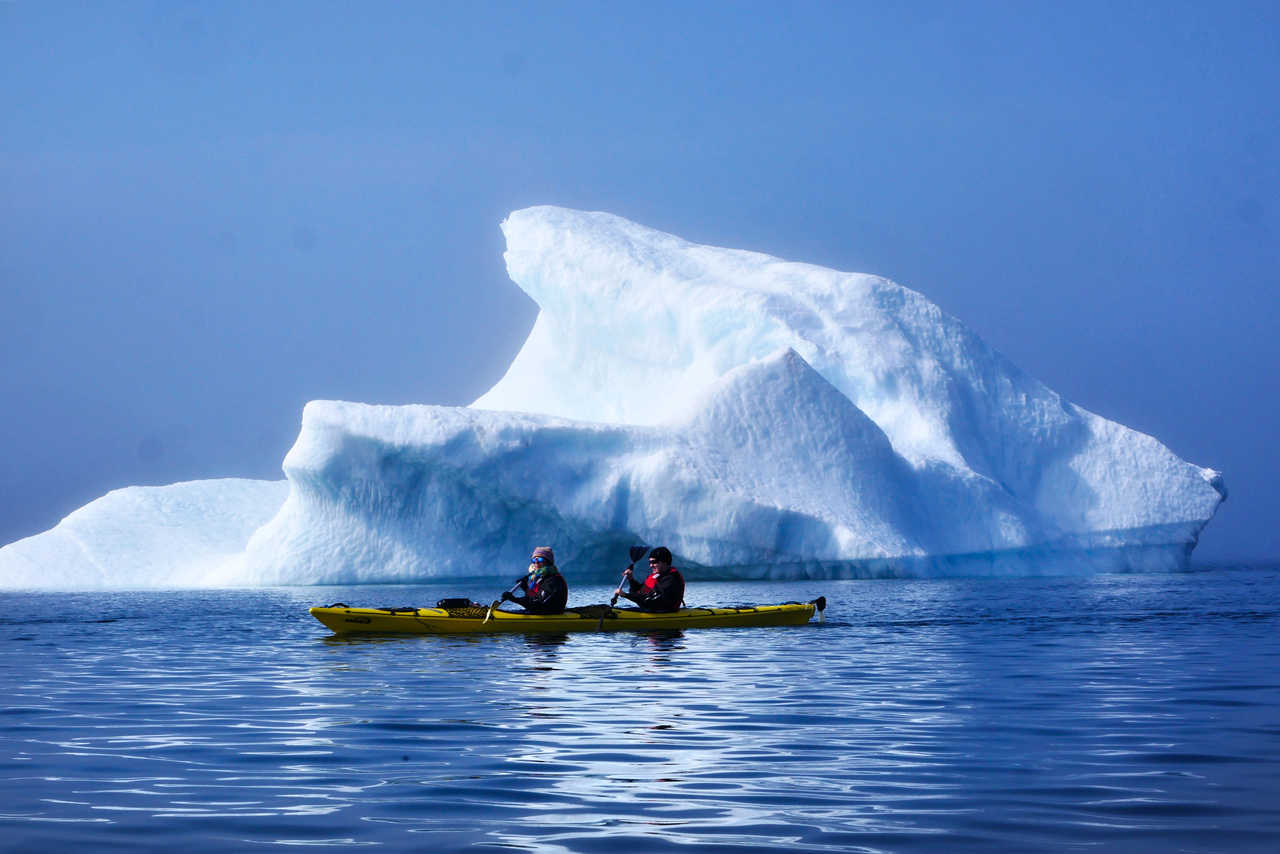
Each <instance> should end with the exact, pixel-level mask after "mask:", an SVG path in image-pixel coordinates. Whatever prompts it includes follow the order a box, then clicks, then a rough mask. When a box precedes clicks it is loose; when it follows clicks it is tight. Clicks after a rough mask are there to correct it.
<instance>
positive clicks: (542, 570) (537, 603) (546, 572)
mask: <svg viewBox="0 0 1280 854" xmlns="http://www.w3.org/2000/svg"><path fill="white" fill-rule="evenodd" d="M516 583H517V584H519V585H520V588H521V589H522V590H524V595H523V596H515V595H513V594H512V593H511V591H510V590H508V591H506V592H505V593H503V594H502V601H504V602H515V603H516V604H517V605H519V606H521V607H522V608H524V609H525V610H526V611H528V612H529V613H530V614H560V613H563V612H564V606H565V605H566V604H567V603H568V601H569V585H568V583H567V582H566V581H565V580H564V576H563V575H561V574H560V570H558V569H557V568H556V555H555V552H553V551H552V550H551V546H538V547H537V548H536V549H534V550H533V556H532V557H531V558H529V574H528V575H526V576H524V577H523V578H521V579H520V580H519V581H518V582H516Z"/></svg>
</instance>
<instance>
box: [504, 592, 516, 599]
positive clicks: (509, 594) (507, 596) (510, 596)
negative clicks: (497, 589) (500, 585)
mask: <svg viewBox="0 0 1280 854" xmlns="http://www.w3.org/2000/svg"><path fill="white" fill-rule="evenodd" d="M515 600H516V597H514V596H512V595H511V591H510V590H503V591H502V601H503V602H514V601H515Z"/></svg>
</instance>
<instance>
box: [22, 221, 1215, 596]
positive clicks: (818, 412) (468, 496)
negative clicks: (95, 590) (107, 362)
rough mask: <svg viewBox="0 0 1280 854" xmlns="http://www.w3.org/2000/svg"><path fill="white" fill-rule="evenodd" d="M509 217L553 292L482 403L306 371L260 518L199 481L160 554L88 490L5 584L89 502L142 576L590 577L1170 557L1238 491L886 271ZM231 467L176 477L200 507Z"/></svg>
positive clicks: (985, 569) (117, 557)
mask: <svg viewBox="0 0 1280 854" xmlns="http://www.w3.org/2000/svg"><path fill="white" fill-rule="evenodd" d="M502 227H503V231H504V232H505V234H506V237H507V247H508V248H507V253H506V260H507V268H508V271H509V273H510V275H511V278H512V279H513V280H514V281H515V282H516V283H517V284H518V285H519V286H520V287H521V288H523V289H524V290H525V291H526V292H527V293H528V294H529V295H530V296H531V297H532V298H533V299H534V300H535V301H536V302H537V303H538V305H539V307H540V309H541V311H540V313H539V315H538V318H537V321H536V322H535V324H534V327H533V330H532V332H531V333H530V335H529V338H528V340H527V341H526V343H525V345H524V347H523V349H522V350H521V351H520V353H519V354H518V355H517V357H516V359H515V361H514V362H513V363H512V365H511V366H510V368H509V369H508V371H507V373H506V375H505V376H504V377H503V378H502V379H501V380H500V381H499V382H498V383H497V385H495V386H494V387H493V388H492V389H490V390H489V391H488V392H487V393H485V394H484V395H482V396H481V397H480V398H479V399H478V400H477V401H476V402H475V403H474V404H473V405H472V406H471V407H469V408H457V407H438V406H404V407H382V406H367V405H363V404H356V403H342V402H334V401H313V402H312V403H310V404H308V405H307V407H306V409H305V411H304V413H303V422H302V430H301V433H300V435H299V438H298V441H297V443H296V444H295V446H294V447H293V449H292V450H291V451H290V452H289V454H288V456H287V457H286V458H285V462H284V470H285V475H286V477H287V480H288V497H287V499H284V500H283V505H281V504H280V501H281V498H282V495H281V492H280V490H279V489H278V488H275V487H276V485H270V487H267V486H264V487H263V488H262V489H261V490H260V493H259V494H257V495H256V496H255V498H254V499H253V501H252V502H248V503H246V499H245V498H244V496H241V497H240V498H239V499H238V500H239V501H240V502H241V508H242V509H241V510H240V511H238V516H237V518H241V519H243V518H245V517H247V516H249V515H254V516H256V517H260V518H261V521H262V522H263V523H265V524H261V527H258V528H257V529H256V531H254V532H253V533H252V536H249V531H247V530H245V526H244V525H241V526H240V527H239V528H236V530H235V532H234V534H233V533H232V532H231V530H230V529H231V528H234V527H235V526H234V525H227V526H223V527H225V528H227V534H226V541H225V542H223V543H222V544H221V546H220V548H219V549H211V548H210V543H209V534H208V526H207V525H206V524H205V520H206V515H205V513H206V511H200V512H195V513H193V515H191V516H190V518H188V519H187V520H186V522H185V524H177V525H175V524H174V518H173V516H174V515H175V514H173V513H170V514H168V515H169V518H167V520H166V521H165V525H166V537H168V538H169V540H172V539H173V537H175V536H179V537H180V536H182V535H181V533H180V532H181V531H183V530H186V531H187V532H188V533H189V534H190V535H191V536H192V537H194V538H197V539H198V541H199V542H200V543H201V544H202V547H201V548H202V550H199V555H201V556H202V560H201V561H200V562H199V564H198V566H196V568H195V569H193V566H195V562H193V561H185V560H184V558H182V557H180V556H176V555H175V557H173V558H172V563H173V564H174V565H173V567H172V569H171V570H170V571H168V572H167V573H166V571H165V570H164V568H163V566H160V565H158V564H157V561H156V560H155V559H153V558H152V557H148V560H147V561H145V562H143V563H144V565H145V566H146V567H148V569H147V570H146V572H145V577H144V576H143V575H138V574H136V573H135V570H133V569H131V564H132V563H133V558H132V556H131V555H130V554H128V552H129V549H130V546H129V545H128V543H127V541H126V538H122V537H120V536H118V535H117V533H118V531H117V529H118V528H119V526H120V522H119V521H118V520H115V517H114V516H113V514H112V513H110V512H107V511H105V510H104V511H102V512H90V511H91V508H94V507H95V506H96V505H98V504H100V503H101V502H105V501H107V500H108V499H111V498H112V496H117V495H118V493H112V494H111V495H109V496H107V497H106V498H104V499H99V501H98V502H94V503H93V504H91V505H89V506H88V507H86V508H83V509H82V510H80V511H77V514H72V516H71V517H68V519H67V520H64V522H63V523H62V524H61V525H59V526H58V527H57V528H54V529H53V530H52V531H50V532H46V533H45V534H41V535H38V536H37V537H32V538H29V539H27V540H23V541H20V542H19V543H15V544H12V545H10V546H7V547H5V548H4V549H0V584H3V585H4V586H41V585H26V584H22V583H19V584H16V585H15V584H14V583H12V582H13V581H14V580H15V579H17V580H18V581H19V582H21V580H22V578H23V577H27V578H29V577H31V576H30V575H29V574H26V573H20V572H16V571H15V569H14V568H15V567H16V566H17V560H18V558H19V554H18V553H20V558H21V560H23V561H25V562H26V565H27V566H33V565H38V564H39V563H40V559H39V555H40V554H41V553H42V552H47V553H48V555H49V557H50V559H54V558H56V559H57V560H60V561H71V560H73V556H72V555H71V554H70V553H69V552H68V550H67V549H66V548H65V541H66V536H65V533H66V532H63V533H62V534H59V532H60V531H62V529H64V528H66V527H67V525H68V523H70V522H71V521H72V520H73V519H76V518H77V515H80V516H81V517H84V516H86V515H87V516H89V517H92V518H95V519H99V520H100V521H101V522H102V524H103V525H104V526H105V525H106V523H107V522H108V521H110V526H107V527H111V531H112V534H111V535H110V536H105V535H104V536H95V535H94V534H93V532H92V531H90V530H87V529H86V528H87V527H89V526H88V525H87V523H86V522H85V520H84V519H83V518H82V519H81V524H80V525H79V528H78V530H77V536H76V542H77V548H78V549H79V550H80V551H81V552H82V553H83V555H84V557H83V558H82V560H83V561H84V562H85V563H84V566H85V570H84V572H85V574H84V577H85V579H86V580H90V579H92V580H94V581H96V583H106V582H107V581H108V580H109V579H107V578H105V577H104V574H103V571H102V570H101V569H97V570H95V571H94V572H95V573H96V574H93V575H91V574H89V572H88V567H89V566H90V564H92V566H94V567H102V566H110V567H111V570H110V573H108V575H110V576H111V579H112V580H115V581H117V582H118V583H120V584H122V585H125V586H128V585H130V584H137V585H141V586H163V584H164V583H171V584H174V585H187V584H191V583H203V584H211V585H236V584H320V583H356V582H395V581H404V582H410V581H416V580H422V579H426V578H449V577H474V576H485V575H509V574H510V573H511V570H512V568H513V567H514V568H516V570H517V571H518V568H519V567H520V566H522V565H523V563H524V561H525V558H526V557H527V555H528V552H529V549H530V548H531V547H532V546H533V545H537V544H545V543H550V544H552V545H554V546H555V547H556V552H557V555H558V557H559V558H560V563H561V565H562V566H563V567H564V568H565V570H566V572H567V573H569V574H570V575H571V576H572V577H575V578H580V579H587V578H593V579H603V578H605V577H608V576H610V575H611V574H612V573H613V572H614V571H615V569H616V564H617V563H618V562H619V555H623V554H625V553H626V547H627V546H629V545H632V544H634V543H636V542H648V543H651V544H657V543H664V544H666V545H668V546H670V547H671V548H672V550H673V551H674V552H675V553H676V554H677V556H678V558H679V561H678V562H679V563H681V564H682V565H684V566H685V567H687V568H689V569H690V578H692V579H696V578H699V577H703V578H708V577H716V578H744V577H746V578H754V577H787V578H794V577H806V576H807V577H828V576H851V575H852V576H858V575H875V576H880V575H933V574H958V573H963V574H982V573H1001V574H1029V573H1055V572H1080V571H1100V570H1101V571H1127V570H1168V569H1178V568H1181V567H1184V566H1185V565H1186V561H1187V558H1188V556H1189V554H1190V552H1191V549H1192V548H1193V547H1194V545H1195V542H1196V539H1197V537H1198V536H1199V533H1200V531H1201V529H1202V528H1203V527H1204V525H1205V524H1206V523H1207V522H1208V520H1209V519H1210V518H1211V517H1212V516H1213V513H1214V512H1215V510H1216V508H1217V506H1218V504H1219V503H1221V501H1222V500H1223V499H1224V498H1225V496H1226V489H1225V487H1224V485H1223V482H1222V478H1221V476H1220V475H1219V474H1218V473H1217V472H1214V471H1212V470H1209V469H1203V468H1199V467H1197V466H1194V465H1191V464H1189V463H1187V462H1184V461H1182V460H1180V459H1178V458H1177V457H1176V456H1175V455H1174V454H1173V453H1172V452H1170V451H1169V450H1168V449H1167V448H1165V447H1164V446H1163V445H1161V444H1160V443H1159V442H1158V441H1156V440H1155V439H1153V438H1152V437H1150V436H1147V435H1144V434H1142V433H1138V432H1136V431H1133V430H1130V429H1128V428H1126V427H1123V426H1121V425H1119V424H1116V423H1114V422H1111V421H1108V420H1106V419H1104V418H1101V417H1099V416H1097V415H1094V414H1093V413H1090V412H1087V411H1085V410H1083V409H1080V408H1079V407H1077V406H1075V405H1073V404H1071V403H1069V402H1067V401H1065V400H1063V399H1062V398H1061V397H1060V396H1059V395H1057V394H1056V393H1054V392H1053V391H1051V390H1050V389H1048V388H1046V387H1045V386H1044V385H1043V384H1041V383H1040V382H1038V381H1036V380H1035V379H1033V378H1031V377H1029V376H1027V375H1026V374H1025V373H1023V372H1022V371H1021V370H1019V369H1018V368H1017V367H1016V366H1014V365H1013V364H1012V363H1010V362H1009V361H1008V360H1007V359H1005V358H1004V357H1003V356H1001V355H1000V354H999V353H997V352H996V351H995V350H993V349H992V348H990V347H989V346H987V345H986V344H985V343H984V342H983V341H982V340H981V339H979V338H978V337H977V336H976V335H975V334H973V333H972V332H971V331H969V330H968V329H967V328H965V327H964V325H963V324H961V323H960V322H959V321H958V320H956V319H954V318H952V317H949V316H948V315H946V314H944V313H943V312H942V311H941V310H940V309H938V307H937V306H935V305H933V304H932V303H930V302H929V301H928V300H926V299H925V298H924V297H923V296H921V295H920V294H918V293H916V292H914V291H911V290H909V289H907V288H904V287H902V286H900V285H896V284H894V283H893V282H890V281H887V280H885V279H882V278H878V277H875V276H866V275H859V274H851V273H840V272H836V271H834V270H829V269H825V268H822V267H816V266H813V265H807V264H798V263H792V262H787V261H782V260H779V259H777V258H773V257H770V256H768V255H762V254H759V253H754V252H743V251H737V250H729V249H719V248H715V247H710V246H700V245H696V244H692V243H688V242H686V241H683V240H681V239H679V238H677V237H674V236H672V235H669V234H663V233H661V232H658V231H654V230H652V229H649V228H645V227H643V226H639V225H636V224H635V223H631V222H628V221H627V220H624V219H621V218H619V217H616V216H613V215H610V214H605V213H584V212H580V211H572V210H566V209H563V208H555V207H536V208H529V209H526V210H521V211H516V212H515V213H513V214H511V216H510V217H509V218H508V219H507V220H506V221H505V222H504V223H503V225H502ZM220 483H221V484H224V486H223V487H221V489H223V491H225V489H226V487H225V482H222V481H208V482H195V483H189V484H181V485H176V486H175V487H167V488H165V489H171V490H174V489H176V490H177V492H175V493H174V500H177V495H179V494H181V495H183V496H185V497H184V498H183V499H182V500H183V501H184V502H185V503H186V504H188V505H191V506H197V507H198V506H199V505H200V503H201V502H200V501H199V500H192V495H198V496H204V497H206V498H207V499H208V500H207V501H206V502H205V503H210V502H212V503H216V501H215V499H214V498H213V496H214V495H215V487H213V486H209V487H208V491H207V493H206V487H205V486H204V485H202V484H220ZM125 492H127V491H125ZM135 497H136V496H135ZM117 500H118V499H117ZM135 503H136V502H135ZM250 503H251V504H252V505H253V507H255V508H256V509H255V510H254V511H253V512H252V513H249V512H248V511H247V510H244V509H243V508H244V507H246V506H248V504H250ZM206 510H207V508H206ZM277 510H278V512H276V511H277ZM208 513H209V515H211V516H218V512H217V511H208ZM222 515H224V516H225V515H227V514H225V513H224V514H222ZM232 515H236V514H232ZM142 516H143V518H140V519H139V521H138V522H137V523H136V524H137V525H138V526H140V527H146V526H147V525H151V524H156V523H155V522H154V521H148V519H147V518H145V516H146V514H142ZM112 526H113V527H112ZM104 530H106V528H104ZM142 539H145V537H144V538H142ZM246 541H247V542H246ZM59 543H61V544H62V545H57V544H59ZM55 546H56V547H55ZM181 551H182V550H181V549H175V552H181ZM211 555H213V556H215V557H217V560H213V559H211V557H210V556H211ZM33 556H34V557H33ZM33 561H34V563H33ZM160 564H163V561H160ZM78 571H79V570H70V571H69V572H70V573H71V575H73V576H74V575H75V574H76V572H78ZM193 576H195V577H193ZM164 578H170V579H171V581H169V582H163V581H162V579H164Z"/></svg>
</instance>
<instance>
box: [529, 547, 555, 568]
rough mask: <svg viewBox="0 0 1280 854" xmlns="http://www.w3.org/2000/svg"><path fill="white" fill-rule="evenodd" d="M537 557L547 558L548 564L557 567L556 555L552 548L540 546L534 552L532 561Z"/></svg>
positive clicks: (531, 557)
mask: <svg viewBox="0 0 1280 854" xmlns="http://www.w3.org/2000/svg"><path fill="white" fill-rule="evenodd" d="M535 557H542V558H546V559H547V563H549V564H551V565H552V566H555V563H556V553H555V552H553V551H552V550H551V546H538V547H537V548H536V549H534V550H533V554H532V555H530V560H532V559H533V558H535Z"/></svg>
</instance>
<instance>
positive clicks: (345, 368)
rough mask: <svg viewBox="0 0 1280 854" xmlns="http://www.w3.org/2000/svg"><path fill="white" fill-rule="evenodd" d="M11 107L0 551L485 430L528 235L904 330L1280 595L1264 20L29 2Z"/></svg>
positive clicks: (1271, 94)
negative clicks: (123, 496)
mask: <svg viewBox="0 0 1280 854" xmlns="http://www.w3.org/2000/svg"><path fill="white" fill-rule="evenodd" d="M0 76H2V77H0V79H2V80H3V86H0V365H2V366H3V370H2V371H0V400H4V401H5V407H4V410H5V418H4V419H0V443H2V446H3V447H4V448H5V449H6V452H5V453H4V454H3V455H0V543H3V542H9V541H11V540H13V539H17V538H19V537H22V536H26V535H29V534H33V533H36V532H38V531H41V530H44V529H46V528H48V527H50V526H52V525H53V524H55V523H56V522H57V521H58V519H60V518H61V517H62V516H64V515H66V514H67V513H68V512H70V511H72V510H74V509H75V508H77V507H79V506H81V505H82V504H84V503H86V502H87V501H90V500H92V499H93V498H95V497H97V496H99V495H101V494H103V493H104V492H106V491H108V490H110V489H113V488H116V487H120V486H125V485H130V484H140V483H168V482H172V481H175V480H186V479H193V478H202V477H224V476H232V475H238V476H251V477H278V476H279V466H280V461H281V459H282V457H283V456H284V453H285V451H287V450H288V448H289V446H290V444H291V443H292V441H293V438H294V436H295V435H296V431H297V428H298V423H299V419H300V414H301V409H302V405H303V404H304V403H305V402H306V401H307V400H310V399H313V398H341V399H349V400H360V401H367V402H376V403H440V404H465V403H469V402H470V401H471V400H472V399H474V398H475V397H477V396H478V395H479V394H480V393H482V392H483V391H485V390H486V389H487V388H488V387H489V386H490V385H491V384H492V383H493V382H494V381H496V379H497V378H498V377H499V376H500V375H501V373H502V371H503V370H504V369H505V367H506V365H507V364H508V363H509V361H510V359H511V357H512V356H513V355H514V354H515V352H516V351H517V350H518V349H519V347H520V345H521V343H522V342H523V339H524V336H525V335H526V334H527V331H528V329H529V327H530V325H531V324H532V321H533V317H534V306H533V304H532V303H531V302H530V301H529V300H528V299H527V298H526V297H524V295H523V294H522V293H521V292H520V291H519V290H518V289H517V288H516V287H515V286H514V285H513V284H511V283H510V282H509V281H508V280H507V278H506V275H505V271H504V268H503V264H502V258H501V253H502V248H503V244H502V239H501V233H500V232H499V230H498V223H499V222H500V221H501V220H502V218H503V217H504V216H505V215H506V213H507V212H509V211H511V210H513V209H516V208H520V207H524V206H527V205H532V204H542V203H547V204H559V205H565V206H569V207H575V208H583V209H588V210H607V211H610V212H613V213H616V214H619V215H621V216H624V217H627V218H629V219H632V220H635V221H637V222H641V223H644V224H645V225H649V226H652V227H655V228H659V229H663V230H666V231H671V232H674V233H676V234H679V235H681V236H682V237H685V238H687V239H690V240H695V241H698V242H704V243H712V244H716V245H722V246H731V247H736V248H746V249H753V250H758V251H762V252H768V253H771V254H774V255H779V256H782V257H786V258H791V259H795V260H801V261H809V262H813V263H818V264H823V265H827V266H831V267H835V268H838V269H843V270H854V271H859V272H869V273H876V274H879V275H884V276H887V277H889V278H892V279H894V280H895V281H898V282H900V283H902V284H905V285H907V286H909V287H912V288H914V289H916V290H919V291H921V292H922V293H924V294H925V295H926V296H928V297H929V298H930V299H932V300H934V301H935V302H937V303H938V304H939V305H940V306H942V308H944V309H945V310H946V311H948V312H950V313H951V314H953V315H955V316H957V317H959V318H960V319H961V320H963V321H964V322H965V323H966V324H968V325H969V326H971V327H972V328H974V329H975V330H976V331H977V332H978V333H979V334H981V335H982V336H983V337H984V338H986V339H987V340H988V341H989V342H991V343H992V344H993V345H994V346H996V347H997V348H998V349H1000V350H1001V351H1003V352H1004V353H1005V354H1006V355H1008V356H1009V357H1010V358H1012V359H1013V360H1014V361H1015V362H1016V363H1017V364H1019V365H1020V366H1021V367H1023V368H1024V369H1025V370H1027V371H1028V372H1029V373H1031V374H1032V375H1034V376H1036V377H1038V378H1039V379H1041V380H1043V381H1044V382H1045V383H1046V384H1048V385H1049V386H1050V387H1051V388H1053V389H1055V390H1057V391H1059V392H1061V393H1062V394H1063V395H1065V396H1066V397H1067V398H1068V399H1070V400H1072V401H1074V402H1076V403H1078V404H1080V405H1082V406H1084V407H1086V408H1088V409H1091V410H1093V411H1095V412H1098V413H1099V414H1101V415H1104V416H1106V417H1108V418H1112V419H1115V420H1117V421H1120V422H1122V423H1124V424H1127V425H1129V426H1131V427H1135V428H1137V429H1139V430H1142V431H1143V432H1147V433H1151V434H1152V435H1154V436H1156V437H1157V438H1159V439H1161V440H1162V441H1163V442H1165V443H1166V444H1167V445H1169V446H1170V447H1171V448H1172V449H1173V450H1174V451H1175V452H1176V453H1178V454H1179V455H1181V456H1183V457H1185V458H1187V459H1189V460H1191V461H1193V462H1196V463H1198V464H1201V465H1206V466H1211V467H1214V468H1217V469H1219V470H1221V471H1222V472H1224V474H1225V476H1226V480H1227V484H1228V486H1229V487H1230V489H1231V498H1230V500H1229V501H1228V502H1227V504H1225V505H1224V506H1223V508H1222V510H1221V511H1220V512H1219V515H1218V517H1217V519H1216V520H1215V521H1214V522H1213V523H1212V524H1211V525H1210V527H1209V528H1208V529H1207V531H1206V533H1205V535H1204V537H1203V539H1202V544H1201V548H1200V550H1199V551H1198V552H1197V554H1198V555H1199V556H1202V557H1206V558H1217V559H1223V558H1254V557H1276V556H1280V533H1277V531H1278V526H1277V525H1276V524H1275V523H1274V521H1273V520H1274V519H1275V517H1276V515H1277V511H1278V510H1280V489H1278V488H1277V486H1276V483H1277V480H1280V462H1278V461H1277V460H1278V455H1277V454H1276V453H1275V450H1274V441H1275V437H1276V436H1277V435H1280V418H1278V417H1277V411H1278V409H1280V405H1278V404H1277V399H1278V398H1280V394H1278V391H1280V389H1278V388H1277V374H1278V373H1280V371H1277V366H1278V365H1280V322H1278V320H1277V304H1278V303H1280V300H1278V299H1277V294H1276V287H1275V285H1276V279H1277V271H1278V270H1280V263H1278V262H1280V251H1278V241H1277V238H1278V236H1280V234H1278V231H1277V223H1278V217H1280V209H1278V208H1277V201H1278V200H1280V192H1278V191H1280V96H1278V95H1277V92H1280V87H1278V86H1277V83H1276V81H1277V80H1280V6H1277V5H1276V4H1273V3H1220V4H1207V3H1160V4H1152V3H1115V2H1106V3H1089V2H1086V3H1076V4H1070V5H1068V4H1049V3H1019V2H1008V3H907V4H883V3H857V2H848V3H803V2H793V3H782V2H779V3H746V2H742V3H696V2H689V3H644V4H605V3H573V2H565V3H456V4H455V3H419V4H389V3H376V2H374V3H325V2H296V3H290V2H273V3H233V2H200V3H194V2H182V0H173V2H137V3H92V4H90V3H83V4H81V3H61V2H26V1H25V0H17V2H0ZM637 334H643V330H637Z"/></svg>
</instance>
